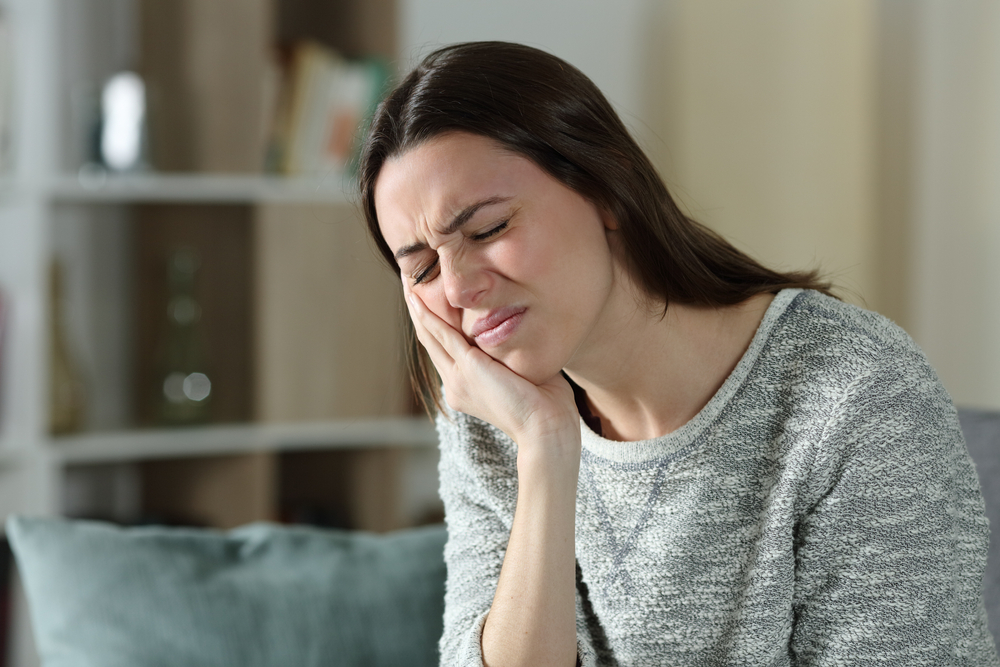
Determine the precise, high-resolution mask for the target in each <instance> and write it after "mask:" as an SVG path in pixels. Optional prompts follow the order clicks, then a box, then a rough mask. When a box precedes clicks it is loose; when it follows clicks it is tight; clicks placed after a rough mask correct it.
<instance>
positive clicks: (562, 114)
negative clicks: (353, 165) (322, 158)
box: [358, 42, 831, 407]
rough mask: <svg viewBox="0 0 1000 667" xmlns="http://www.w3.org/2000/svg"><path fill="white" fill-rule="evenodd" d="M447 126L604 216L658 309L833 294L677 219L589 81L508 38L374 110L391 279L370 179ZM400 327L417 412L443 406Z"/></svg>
mask: <svg viewBox="0 0 1000 667" xmlns="http://www.w3.org/2000/svg"><path fill="white" fill-rule="evenodd" d="M454 131H463V132H470V133H473V134H478V135H482V136H485V137H488V138H490V139H493V140H494V141H497V142H498V143H500V144H501V145H503V146H504V147H505V148H506V149H508V150H510V151H512V152H514V153H518V154H520V155H523V156H525V157H527V158H529V159H531V160H533V161H534V162H535V163H536V164H537V165H538V166H539V167H541V168H542V169H544V170H545V171H547V172H548V173H549V174H551V175H552V176H553V177H555V178H556V179H558V180H559V181H561V182H562V183H563V184H564V185H566V186H568V187H570V188H572V189H573V190H575V191H576V192H578V193H580V194H581V195H583V196H584V197H586V198H587V199H588V200H590V201H591V202H592V203H593V204H594V205H596V206H598V207H599V208H601V209H603V210H605V211H607V212H608V213H610V214H611V216H612V217H613V219H614V220H615V221H616V222H617V223H618V231H619V236H620V239H621V249H622V252H623V254H624V260H625V266H626V267H627V268H628V270H629V271H630V272H631V273H632V276H633V278H634V279H635V280H636V282H637V283H638V284H639V285H641V286H642V287H643V288H644V289H645V290H646V292H647V293H648V294H649V295H650V296H651V297H653V298H654V299H655V300H656V301H659V302H662V304H663V307H664V308H666V307H667V305H668V304H670V303H671V302H677V303H684V304H691V305H701V306H727V305H732V304H736V303H740V302H742V301H745V300H746V299H748V298H750V297H752V296H754V295H756V294H761V293H765V292H770V293H776V292H777V291H779V290H781V289H784V288H788V287H800V288H806V289H815V290H819V291H821V292H824V293H827V294H829V293H830V287H831V286H830V283H827V282H822V281H821V280H820V279H819V274H818V272H817V271H796V272H778V271H773V270H771V269H768V268H766V267H764V266H762V265H761V264H760V263H758V262H757V261H755V260H754V259H752V258H750V257H749V256H747V255H746V254H744V253H743V252H741V251H739V250H737V249H736V248H735V247H733V246H732V244H730V243H729V242H728V241H726V240H725V239H723V238H722V237H721V236H719V235H718V234H716V233H715V232H713V231H712V230H710V229H708V228H707V227H705V226H704V225H702V224H700V223H698V222H696V221H695V220H692V219H690V218H689V217H687V216H686V215H684V213H682V212H681V210H680V209H679V208H678V207H677V204H676V203H675V202H674V200H673V198H672V197H671V196H670V193H669V192H667V188H666V186H665V185H664V184H663V181H662V179H661V178H660V176H659V175H658V174H657V172H656V170H655V169H654V168H653V165H652V163H651V162H650V161H649V159H648V158H647V157H646V155H645V154H644V153H643V152H642V149H640V148H639V146H638V144H636V142H635V140H633V139H632V137H631V135H629V132H628V130H627V129H626V128H625V125H624V124H623V123H622V122H621V120H620V119H619V118H618V115H617V114H616V113H615V111H614V109H613V108H612V106H611V104H610V103H609V102H608V101H607V99H606V98H605V97H604V95H603V94H602V93H601V91H600V90H598V88H597V86H595V85H594V84H593V82H591V81H590V79H588V78H587V77H586V76H585V75H584V74H583V73H582V72H580V71H579V70H578V69H576V68H575V67H573V66H572V65H570V64H569V63H566V62H564V61H562V60H560V59H559V58H557V57H555V56H553V55H551V54H549V53H546V52H544V51H541V50H539V49H535V48H531V47H528V46H523V45H520V44H511V43H508V42H469V43H465V44H455V45H453V46H448V47H445V48H443V49H439V50H437V51H435V52H434V53H432V54H430V55H429V56H427V57H426V58H425V59H424V60H423V62H421V63H420V64H419V65H418V66H417V67H416V69H414V70H413V71H412V72H411V73H410V74H409V75H408V76H407V77H406V78H405V79H403V81H402V82H401V83H400V84H399V85H398V86H396V88H395V89H394V90H393V91H392V92H391V93H390V94H389V96H388V97H387V98H386V99H385V100H384V101H383V102H382V104H380V105H379V107H378V109H377V110H376V112H375V116H374V118H373V119H372V122H371V125H370V127H369V132H368V135H367V137H366V139H365V143H364V146H363V149H362V154H361V160H360V165H359V169H358V174H359V180H360V190H361V199H362V207H363V209H364V215H365V219H366V221H367V224H368V231H369V233H370V234H371V237H372V239H373V240H374V242H375V244H376V246H377V247H378V249H379V251H380V252H381V254H382V257H383V258H384V259H385V261H386V263H387V264H388V265H389V266H390V267H391V268H392V269H393V270H394V271H396V273H397V274H399V266H398V265H397V264H396V260H395V259H394V257H393V252H392V250H391V249H390V248H389V246H388V245H387V244H386V242H385V239H384V238H383V237H382V232H381V230H380V229H379V224H378V214H377V212H376V210H375V182H376V180H377V178H378V175H379V172H380V171H381V169H382V165H383V164H385V162H386V160H388V159H390V158H392V157H394V156H397V155H401V154H403V153H405V152H406V151H408V150H410V149H411V148H413V147H415V146H417V145H419V144H421V143H422V142H425V141H427V140H429V139H431V138H433V137H436V136H439V135H441V134H443V133H445V132H454ZM404 320H405V321H406V326H407V327H408V331H409V333H408V341H409V352H410V354H409V366H410V377H411V379H412V381H413V385H414V389H415V391H416V392H417V395H418V396H419V397H420V399H421V400H422V401H423V403H424V405H425V407H429V406H430V405H431V404H434V405H436V406H438V407H440V400H441V395H440V388H439V385H438V382H439V381H438V379H437V377H436V373H435V372H434V367H433V365H432V363H431V362H430V359H429V358H428V357H427V354H426V351H425V350H423V348H422V347H421V346H420V345H419V344H418V343H417V341H416V336H415V335H414V333H413V328H412V323H410V321H409V318H404Z"/></svg>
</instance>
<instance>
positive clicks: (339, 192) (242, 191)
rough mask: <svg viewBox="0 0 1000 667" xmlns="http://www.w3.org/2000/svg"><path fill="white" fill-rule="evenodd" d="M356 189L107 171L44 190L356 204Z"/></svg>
mask: <svg viewBox="0 0 1000 667" xmlns="http://www.w3.org/2000/svg"><path fill="white" fill-rule="evenodd" d="M352 186H353V184H352V183H351V181H350V180H348V179H345V178H344V177H343V176H341V175H339V174H331V175H330V176H329V177H327V178H302V177H299V178H285V177H280V176H254V175H243V174H234V175H228V174H224V175H220V174H212V175H204V176H202V175H190V174H155V173H150V174H136V175H125V176H122V175H107V174H105V173H103V172H97V173H96V174H94V173H91V174H89V175H88V174H87V173H86V172H84V173H83V174H80V175H72V174H67V175H63V176H59V177H57V178H55V179H54V180H52V181H51V182H49V183H47V184H46V187H45V188H44V189H45V190H46V191H47V192H48V194H49V196H50V197H51V199H52V200H53V201H57V202H62V203H76V204H83V203H108V204H139V203H154V202H155V203H169V202H183V203H192V204H195V203H197V204H271V203H278V204H343V205H351V204H353V199H352V197H351V195H350V194H349V192H350V189H351V188H352Z"/></svg>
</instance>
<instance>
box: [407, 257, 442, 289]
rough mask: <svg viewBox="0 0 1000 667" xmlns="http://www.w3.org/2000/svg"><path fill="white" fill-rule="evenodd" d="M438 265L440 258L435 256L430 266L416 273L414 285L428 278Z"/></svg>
mask: <svg viewBox="0 0 1000 667" xmlns="http://www.w3.org/2000/svg"><path fill="white" fill-rule="evenodd" d="M437 265H438V258H437V257H435V258H434V261H433V262H431V264H430V266H428V267H427V268H425V269H424V270H423V271H421V272H420V273H418V274H417V275H416V277H414V279H413V284H414V285H419V284H420V283H422V282H423V281H424V280H426V279H427V278H428V277H429V276H430V275H431V272H432V271H434V269H435V268H436V267H437Z"/></svg>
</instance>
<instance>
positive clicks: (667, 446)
mask: <svg viewBox="0 0 1000 667" xmlns="http://www.w3.org/2000/svg"><path fill="white" fill-rule="evenodd" d="M802 291H803V290H801V289H795V288H791V289H783V290H781V291H780V292H778V294H776V295H775V297H774V299H773V300H772V301H771V304H770V305H769V306H768V307H767V310H766V311H765V312H764V317H763V318H762V319H761V321H760V324H759V325H757V331H756V332H755V333H754V335H753V338H752V339H751V341H750V346H749V347H748V348H747V350H746V352H744V353H743V356H742V357H740V360H739V363H737V364H736V368H734V369H733V372H732V373H730V374H729V377H727V378H726V381H725V382H723V383H722V386H721V387H719V390H718V391H717V392H715V395H714V396H712V398H711V399H709V401H708V403H706V404H705V407H703V408H702V409H701V411H700V412H698V414H696V415H695V416H694V417H693V418H692V419H691V420H690V421H689V422H688V423H686V424H684V426H681V427H680V428H679V429H677V430H676V431H671V432H670V433H667V434H666V435H661V436H659V437H657V438H651V439H649V440H632V441H626V442H622V441H618V440H608V439H607V438H604V437H602V436H600V435H598V434H597V433H595V432H594V431H593V430H592V429H591V428H590V427H589V426H588V425H587V424H586V422H585V421H584V420H583V418H582V417H581V418H580V431H581V439H582V445H583V449H584V451H585V452H588V453H590V454H593V455H595V456H598V457H600V458H604V459H608V460H611V461H614V462H616V463H646V462H649V461H652V460H655V459H662V458H663V457H664V456H669V455H671V454H675V453H677V452H679V451H680V450H682V449H684V448H685V447H686V446H687V445H688V444H690V443H691V442H692V441H694V439H695V438H697V437H698V435H699V434H700V433H701V432H702V431H704V430H705V429H706V428H707V427H708V426H709V425H710V424H712V423H713V422H715V420H716V419H717V418H718V416H719V415H720V414H721V413H722V411H723V409H725V407H726V406H727V405H728V404H729V403H730V401H732V399H733V397H734V396H735V395H736V392H737V390H738V389H739V388H740V387H741V386H742V385H743V383H744V382H745V381H746V379H747V377H748V376H749V375H750V371H751V370H752V369H753V366H754V364H755V363H756V362H757V359H758V358H759V357H760V354H761V352H762V351H763V349H764V347H765V345H766V344H767V341H768V339H769V338H770V336H771V333H772V332H773V331H774V327H775V325H776V324H777V322H778V320H779V319H781V316H782V315H783V314H784V313H785V311H786V310H787V309H788V306H789V304H791V303H792V301H793V300H794V299H795V297H796V296H798V294H799V293H801V292H802Z"/></svg>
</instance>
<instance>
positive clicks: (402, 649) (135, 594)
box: [7, 517, 445, 667]
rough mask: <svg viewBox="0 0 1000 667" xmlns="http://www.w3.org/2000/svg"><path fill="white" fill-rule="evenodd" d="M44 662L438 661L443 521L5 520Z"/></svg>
mask: <svg viewBox="0 0 1000 667" xmlns="http://www.w3.org/2000/svg"><path fill="white" fill-rule="evenodd" d="M7 534H8V536H9V538H10V541H11V545H12V547H13V549H14V554H15V556H16V558H17V563H18V567H19V569H20V572H21V576H22V578H23V580H24V586H25V591H26V593H27V596H28V602H29V606H30V609H31V617H32V622H33V624H34V630H35V637H36V641H37V643H38V649H39V653H40V654H41V657H42V663H43V665H44V666H45V667H88V666H92V667H126V666H127V667H150V666H154V665H157V666H163V667H183V666H188V665H191V666H194V665H198V666H209V665H211V666H219V667H223V666H225V667H230V666H231V667H254V666H258V665H259V666H261V667H264V666H267V667H306V666H311V665H315V666H317V667H318V666H320V665H322V666H323V667H328V666H330V665H343V666H347V665H365V666H371V665H375V666H379V665H386V666H389V665H391V666H393V667H397V666H398V665H420V666H422V665H428V666H430V665H437V664H438V653H437V641H438V638H439V637H440V635H441V631H442V619H443V614H444V579H445V566H444V559H443V551H444V542H445V528H444V527H443V526H434V527H428V528H418V529H411V530H405V531H398V532H396V533H390V534H387V535H375V534H370V533H361V532H349V531H339V530H329V529H319V528H310V527H292V526H279V525H274V524H267V523H259V524H250V525H248V526H244V527H241V528H237V529H235V530H232V531H229V532H227V533H223V532H218V531H212V530H203V529H181V528H163V527H140V528H120V527H117V526H113V525H111V524H104V523H99V522H92V521H69V520H63V519H37V518H24V517H12V518H10V519H9V520H8V522H7Z"/></svg>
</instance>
